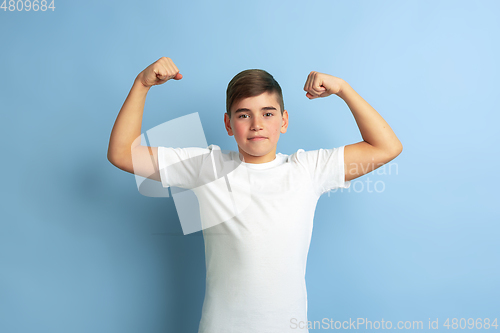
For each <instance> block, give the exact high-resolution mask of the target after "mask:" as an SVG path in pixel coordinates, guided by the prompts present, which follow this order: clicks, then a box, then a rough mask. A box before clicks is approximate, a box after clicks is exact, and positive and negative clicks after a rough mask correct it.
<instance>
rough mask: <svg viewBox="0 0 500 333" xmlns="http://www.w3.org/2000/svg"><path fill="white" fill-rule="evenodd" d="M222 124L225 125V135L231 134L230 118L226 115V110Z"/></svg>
mask: <svg viewBox="0 0 500 333" xmlns="http://www.w3.org/2000/svg"><path fill="white" fill-rule="evenodd" d="M224 126H225V127H226V131H227V135H229V136H233V129H232V128H231V120H230V119H229V116H228V115H227V112H225V113H224Z"/></svg>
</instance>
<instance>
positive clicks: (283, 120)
mask: <svg viewBox="0 0 500 333" xmlns="http://www.w3.org/2000/svg"><path fill="white" fill-rule="evenodd" d="M287 128H288V112H287V111H286V110H283V117H282V118H281V130H280V132H281V133H286V130H287Z"/></svg>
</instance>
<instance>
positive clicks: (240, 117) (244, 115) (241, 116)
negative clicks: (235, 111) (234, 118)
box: [238, 114, 248, 118]
mask: <svg viewBox="0 0 500 333" xmlns="http://www.w3.org/2000/svg"><path fill="white" fill-rule="evenodd" d="M243 116H248V115H247V114H242V115H241V116H239V117H238V118H241V117H243Z"/></svg>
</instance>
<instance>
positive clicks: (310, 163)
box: [292, 146, 351, 195]
mask: <svg viewBox="0 0 500 333" xmlns="http://www.w3.org/2000/svg"><path fill="white" fill-rule="evenodd" d="M344 147H345V146H341V147H338V148H332V149H319V150H311V151H304V150H303V149H299V150H298V151H297V152H296V153H295V154H293V155H295V156H293V155H292V156H293V160H294V161H295V162H296V163H298V164H300V165H301V166H303V167H304V168H306V169H307V170H308V172H309V174H310V175H311V179H312V182H313V186H314V188H315V189H316V191H317V193H318V194H320V195H321V194H323V193H325V192H328V191H330V190H333V189H335V188H349V186H350V185H351V182H350V181H346V180H345V172H344Z"/></svg>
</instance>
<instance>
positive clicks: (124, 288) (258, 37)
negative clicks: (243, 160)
mask: <svg viewBox="0 0 500 333" xmlns="http://www.w3.org/2000/svg"><path fill="white" fill-rule="evenodd" d="M55 6H56V9H55V11H46V12H41V11H38V12H33V11H30V12H26V11H24V12H17V11H13V12H9V11H8V10H7V11H4V10H3V9H2V10H0V29H1V31H2V38H1V50H2V51H1V52H0V71H1V72H0V107H1V117H2V120H1V122H0V126H1V133H2V137H3V140H2V147H3V148H2V152H3V156H2V163H1V171H2V186H1V201H0V202H1V211H2V215H1V222H0V314H1V315H0V331H1V332H5V333H11V332H23V333H24V332H26V333H28V332H37V333H42V332H51V333H55V332H120V333H123V332H182V333H183V332H186V333H187V332H196V331H197V328H198V324H199V319H200V316H201V307H202V304H203V297H204V288H205V263H204V252H203V251H204V247H203V238H202V235H201V232H197V233H195V234H190V235H186V236H184V235H183V234H182V232H181V227H180V224H179V220H178V217H177V214H176V211H175V206H174V203H173V200H172V198H151V197H146V196H143V195H141V194H140V193H139V192H138V190H137V185H136V183H135V179H134V176H133V175H132V174H129V173H126V172H124V171H121V170H119V169H117V168H116V167H114V166H113V165H112V164H110V163H109V162H108V160H107V158H106V154H107V148H108V142H109V136H110V133H111V129H112V126H113V124H114V121H115V119H116V116H117V114H118V112H119V110H120V108H121V106H122V104H123V102H124V100H125V98H126V96H127V94H128V92H129V90H130V88H131V86H132V83H133V80H134V78H135V77H136V76H137V74H138V73H140V72H141V71H142V70H143V69H144V68H146V67H147V66H148V65H150V64H151V63H153V62H154V61H156V60H157V59H159V58H160V57H162V56H167V57H170V58H171V59H172V60H173V61H174V63H175V64H176V65H177V67H178V68H179V70H180V72H181V74H183V75H184V78H183V79H182V80H180V81H174V80H172V81H169V82H167V83H166V84H164V85H161V86H158V87H153V88H152V89H151V91H150V93H149V95H148V98H147V101H146V106H145V112H144V119H143V125H142V131H143V132H144V131H146V130H148V129H150V128H152V127H154V126H157V125H159V124H161V123H164V122H166V121H169V120H172V119H175V118H177V117H181V116H183V115H186V114H190V113H193V112H198V113H199V115H200V118H201V121H202V124H203V128H204V131H205V134H206V137H207V142H208V143H209V144H212V143H215V144H218V145H219V146H220V147H221V148H222V149H231V150H236V149H237V148H236V143H235V141H234V138H233V137H230V136H228V135H227V133H226V131H225V130H224V125H223V115H224V112H225V93H226V88H227V84H228V82H229V81H230V79H231V78H232V77H233V76H234V75H235V74H237V73H238V72H240V71H242V70H244V69H248V68H262V69H265V70H267V71H268V72H270V73H271V74H272V75H273V76H274V77H275V78H276V80H277V81H278V82H279V83H280V85H281V87H282V89H283V95H284V99H285V108H286V109H287V110H288V112H289V114H290V125H289V128H288V132H287V133H286V134H284V135H282V136H281V139H280V142H279V144H278V151H279V152H282V153H285V154H291V153H293V152H295V151H296V150H297V149H299V148H302V149H306V150H312V149H319V148H331V147H338V146H342V145H346V144H351V143H355V142H358V141H361V140H362V138H361V135H360V133H359V130H358V128H357V126H356V123H355V121H354V118H353V116H352V114H351V113H350V110H349V108H348V107H347V105H346V104H345V102H344V101H343V100H341V99H340V98H338V97H337V96H330V97H328V98H323V99H315V100H309V99H308V98H307V97H305V92H304V91H303V87H304V83H305V80H306V78H307V75H308V73H309V72H310V71H312V70H314V71H318V72H323V73H328V74H331V75H334V76H337V77H340V78H343V79H344V80H346V81H347V82H348V83H349V84H350V85H351V86H352V87H353V88H354V89H355V90H356V91H357V92H358V93H359V94H360V95H361V96H362V97H363V98H364V99H365V100H366V101H367V102H369V103H370V104H371V105H372V106H373V107H374V108H375V109H376V110H377V111H378V112H379V113H380V114H381V115H382V116H383V117H384V119H385V120H386V121H387V122H388V123H389V124H390V126H391V128H392V129H393V130H394V132H395V133H396V135H397V136H398V137H399V138H400V140H401V142H402V143H403V146H404V150H403V152H402V154H401V155H399V156H398V157H397V158H396V159H395V160H393V161H392V162H391V163H392V164H394V165H396V166H397V168H394V167H393V168H392V169H389V168H388V167H387V168H386V169H385V174H384V172H381V171H379V172H378V170H383V168H384V167H382V168H381V169H378V170H375V171H373V172H371V173H369V174H367V175H364V176H362V177H360V178H358V179H357V180H355V181H353V183H352V184H351V191H350V192H349V191H346V190H344V191H343V192H341V191H340V190H339V191H336V192H333V191H332V192H331V193H329V194H324V195H323V196H322V197H321V198H320V200H319V202H318V207H317V210H316V217H315V224H314V232H313V238H312V243H311V247H310V252H309V259H308V266H307V275H306V280H307V287H308V296H309V316H308V317H309V320H311V321H313V320H322V319H323V318H332V319H334V320H339V321H345V320H347V321H349V319H350V318H351V320H356V319H357V318H367V319H368V320H371V321H377V320H378V321H380V320H381V319H384V321H387V320H390V321H392V324H393V328H394V327H395V326H396V325H397V322H398V321H399V320H402V321H422V322H423V324H424V329H425V330H429V329H428V321H429V318H430V319H431V320H436V318H438V319H439V328H440V329H442V328H443V324H444V322H445V320H446V318H474V319H477V318H486V317H488V318H490V319H493V318H497V317H500V312H499V310H500V301H499V299H500V288H499V283H498V281H499V280H500V270H499V265H498V262H499V259H500V245H499V242H498V235H499V232H500V228H499V225H498V223H499V221H500V219H499V213H498V210H497V208H496V204H498V189H499V188H500V182H499V177H498V173H497V172H496V167H497V166H498V165H499V157H498V152H499V149H498V140H496V137H497V135H498V121H499V120H500V117H499V115H498V111H499V108H498V103H499V100H498V91H499V83H498V77H499V74H500V73H499V65H498V64H499V62H498V59H500V55H499V53H500V52H499V47H498V46H499V45H500V38H499V33H498V32H499V31H500V26H499V25H500V24H499V22H500V5H499V3H498V2H497V1H476V2H474V3H473V4H472V3H470V2H468V1H314V2H305V1H244V2H236V1H198V2H196V1H187V2H181V1H176V2H173V1H147V2H144V1H113V2H111V1H107V2H102V1H71V2H70V1H55ZM390 172H391V173H390ZM389 173H390V174H389ZM368 180H369V181H370V182H371V183H368ZM376 181H379V185H378V186H379V187H378V189H379V190H380V189H381V188H382V187H381V186H382V184H383V186H384V187H383V188H384V190H383V191H379V192H376V191H375V190H374V187H373V186H374V182H376ZM356 182H358V183H357V184H356ZM368 185H369V186H371V188H370V189H371V192H369V188H368ZM355 189H356V190H357V191H355ZM317 331H322V330H319V329H318V330H317ZM469 331H470V330H469Z"/></svg>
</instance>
